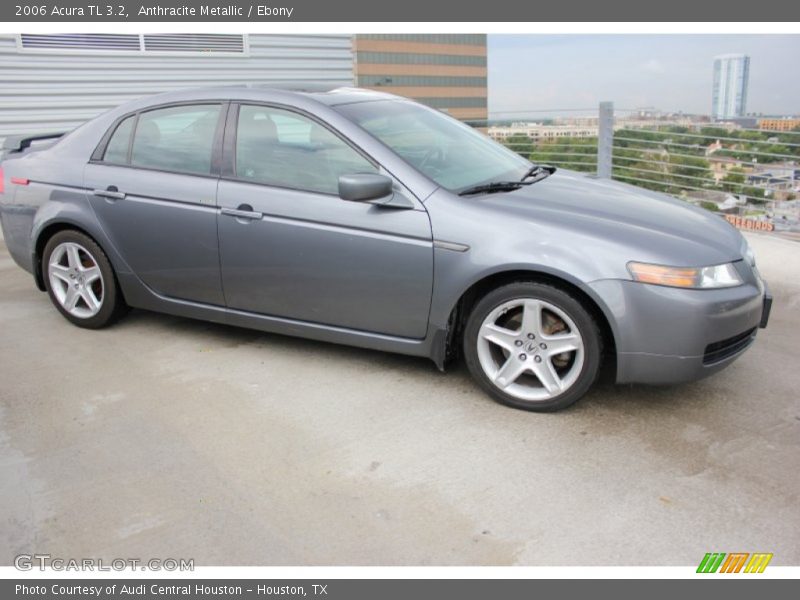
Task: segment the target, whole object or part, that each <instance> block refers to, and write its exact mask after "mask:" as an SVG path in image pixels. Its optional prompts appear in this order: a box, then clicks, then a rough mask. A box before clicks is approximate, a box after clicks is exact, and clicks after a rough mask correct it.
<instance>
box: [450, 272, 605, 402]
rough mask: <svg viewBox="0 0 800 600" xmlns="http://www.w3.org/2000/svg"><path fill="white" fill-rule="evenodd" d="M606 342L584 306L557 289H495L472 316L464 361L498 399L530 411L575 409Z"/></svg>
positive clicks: (511, 286)
mask: <svg viewBox="0 0 800 600" xmlns="http://www.w3.org/2000/svg"><path fill="white" fill-rule="evenodd" d="M601 354H602V338H601V335H600V330H599V328H598V326H597V323H596V322H595V320H594V318H593V317H592V316H591V314H589V312H588V311H587V310H586V309H585V308H584V306H583V305H582V304H581V302H580V301H579V300H578V299H576V298H575V297H573V296H572V295H571V294H569V293H567V292H566V291H564V290H562V289H560V288H557V287H554V286H552V285H548V284H544V283H535V282H517V283H512V284H509V285H505V286H503V287H501V288H498V289H496V290H493V291H492V292H490V293H489V294H487V295H486V296H485V297H484V298H483V299H482V300H480V301H479V302H478V303H477V304H476V305H475V307H474V309H473V310H472V313H471V314H470V317H469V319H468V321H467V326H466V329H465V332H464V356H465V359H466V363H467V367H468V368H469V371H470V373H471V374H472V376H473V377H474V378H475V380H476V381H477V382H478V384H480V386H481V387H482V388H484V389H485V390H486V391H487V392H488V393H489V394H490V395H491V396H492V397H493V398H494V399H495V400H497V401H499V402H501V403H503V404H506V405H508V406H512V407H515V408H521V409H524V410H531V411H554V410H560V409H562V408H566V407H567V406H570V405H571V404H573V403H575V402H577V401H578V400H579V399H580V398H581V397H582V396H583V395H584V394H585V393H586V392H587V391H588V389H589V388H590V387H591V385H592V383H594V381H595V379H596V378H597V375H598V372H599V369H600V362H601V361H600V359H601Z"/></svg>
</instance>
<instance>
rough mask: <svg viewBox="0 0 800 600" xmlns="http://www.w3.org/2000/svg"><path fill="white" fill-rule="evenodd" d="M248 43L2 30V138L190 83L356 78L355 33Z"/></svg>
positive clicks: (72, 121)
mask: <svg viewBox="0 0 800 600" xmlns="http://www.w3.org/2000/svg"><path fill="white" fill-rule="evenodd" d="M201 37H202V36H200V37H198V39H201ZM168 38H169V34H167V36H165V37H163V39H164V40H166V41H167V42H168V41H169V39H168ZM97 39H103V38H102V36H101V35H98V38H97ZM109 39H113V38H109ZM245 50H246V52H245V54H241V53H234V52H228V53H224V54H225V55H224V56H220V54H221V53H217V54H215V55H210V56H206V55H204V54H203V53H197V55H187V54H185V53H184V54H180V55H172V54H171V53H169V52H165V53H158V54H148V53H146V52H144V53H142V52H138V53H137V52H119V51H117V52H115V51H108V52H104V51H100V52H91V51H82V50H66V51H64V50H56V49H47V48H44V49H36V50H27V49H23V50H20V49H19V48H18V44H17V36H16V35H13V34H0V81H2V85H0V139H2V138H3V137H5V136H7V135H14V134H21V133H38V132H49V131H54V130H69V129H73V128H75V127H77V126H78V125H80V124H81V123H82V122H84V121H86V120H88V119H91V118H92V117H94V116H96V115H98V114H100V113H102V112H105V111H106V110H108V109H110V108H113V107H115V106H118V105H120V104H122V103H124V102H127V101H129V100H132V99H134V98H140V97H142V96H147V95H151V94H156V93H159V92H165V91H173V90H179V89H183V88H189V87H208V86H213V85H236V84H243V83H254V84H268V85H281V84H285V85H292V86H296V87H302V86H303V85H310V84H320V83H322V84H325V85H330V86H331V87H340V86H352V85H353V83H354V79H353V55H352V39H351V36H349V35H320V36H315V35H261V34H250V35H249V36H248V39H247V43H246V45H245Z"/></svg>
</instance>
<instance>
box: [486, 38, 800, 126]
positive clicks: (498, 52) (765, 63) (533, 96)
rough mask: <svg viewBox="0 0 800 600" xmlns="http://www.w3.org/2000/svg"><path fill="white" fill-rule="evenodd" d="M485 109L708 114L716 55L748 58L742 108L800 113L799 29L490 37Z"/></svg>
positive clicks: (765, 111)
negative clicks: (604, 106) (602, 105)
mask: <svg viewBox="0 0 800 600" xmlns="http://www.w3.org/2000/svg"><path fill="white" fill-rule="evenodd" d="M488 52H489V112H490V114H491V116H497V117H505V116H512V115H503V114H499V113H500V112H502V111H519V110H528V109H531V110H542V109H553V108H587V107H595V106H597V103H598V102H600V101H601V100H611V101H613V102H614V104H615V106H617V107H620V108H639V107H655V108H659V109H662V110H666V111H678V110H683V111H685V112H691V113H703V114H707V113H708V112H709V110H710V107H711V72H712V71H711V70H712V62H713V58H714V56H716V55H717V54H726V53H734V52H735V53H744V54H747V55H749V56H750V87H749V96H748V102H747V112H761V113H766V114H800V35H710V34H701V35H489V39H488Z"/></svg>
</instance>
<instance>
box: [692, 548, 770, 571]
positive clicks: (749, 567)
mask: <svg viewBox="0 0 800 600" xmlns="http://www.w3.org/2000/svg"><path fill="white" fill-rule="evenodd" d="M771 560H772V553H767V552H755V553H753V554H750V553H748V552H731V553H729V554H725V553H724V552H708V553H707V554H706V555H705V556H704V557H703V560H701V561H700V564H699V565H698V567H697V572H698V573H717V572H719V573H763V572H764V569H766V568H767V565H768V564H769V563H770V561H771Z"/></svg>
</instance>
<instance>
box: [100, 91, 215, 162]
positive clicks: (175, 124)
mask: <svg viewBox="0 0 800 600" xmlns="http://www.w3.org/2000/svg"><path fill="white" fill-rule="evenodd" d="M220 110H221V107H220V105H218V104H201V105H193V106H173V107H170V108H161V109H156V110H151V111H147V112H143V113H141V114H140V115H139V121H138V123H137V124H136V132H135V133H134V136H133V148H132V151H131V164H132V165H134V166H137V167H146V168H151V169H160V170H164V171H178V172H183V173H197V174H201V175H205V174H208V173H210V172H211V153H212V150H213V147H214V134H215V132H216V129H217V122H218V120H219V113H220ZM114 136H115V137H116V133H115V134H114ZM112 141H113V139H112Z"/></svg>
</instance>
